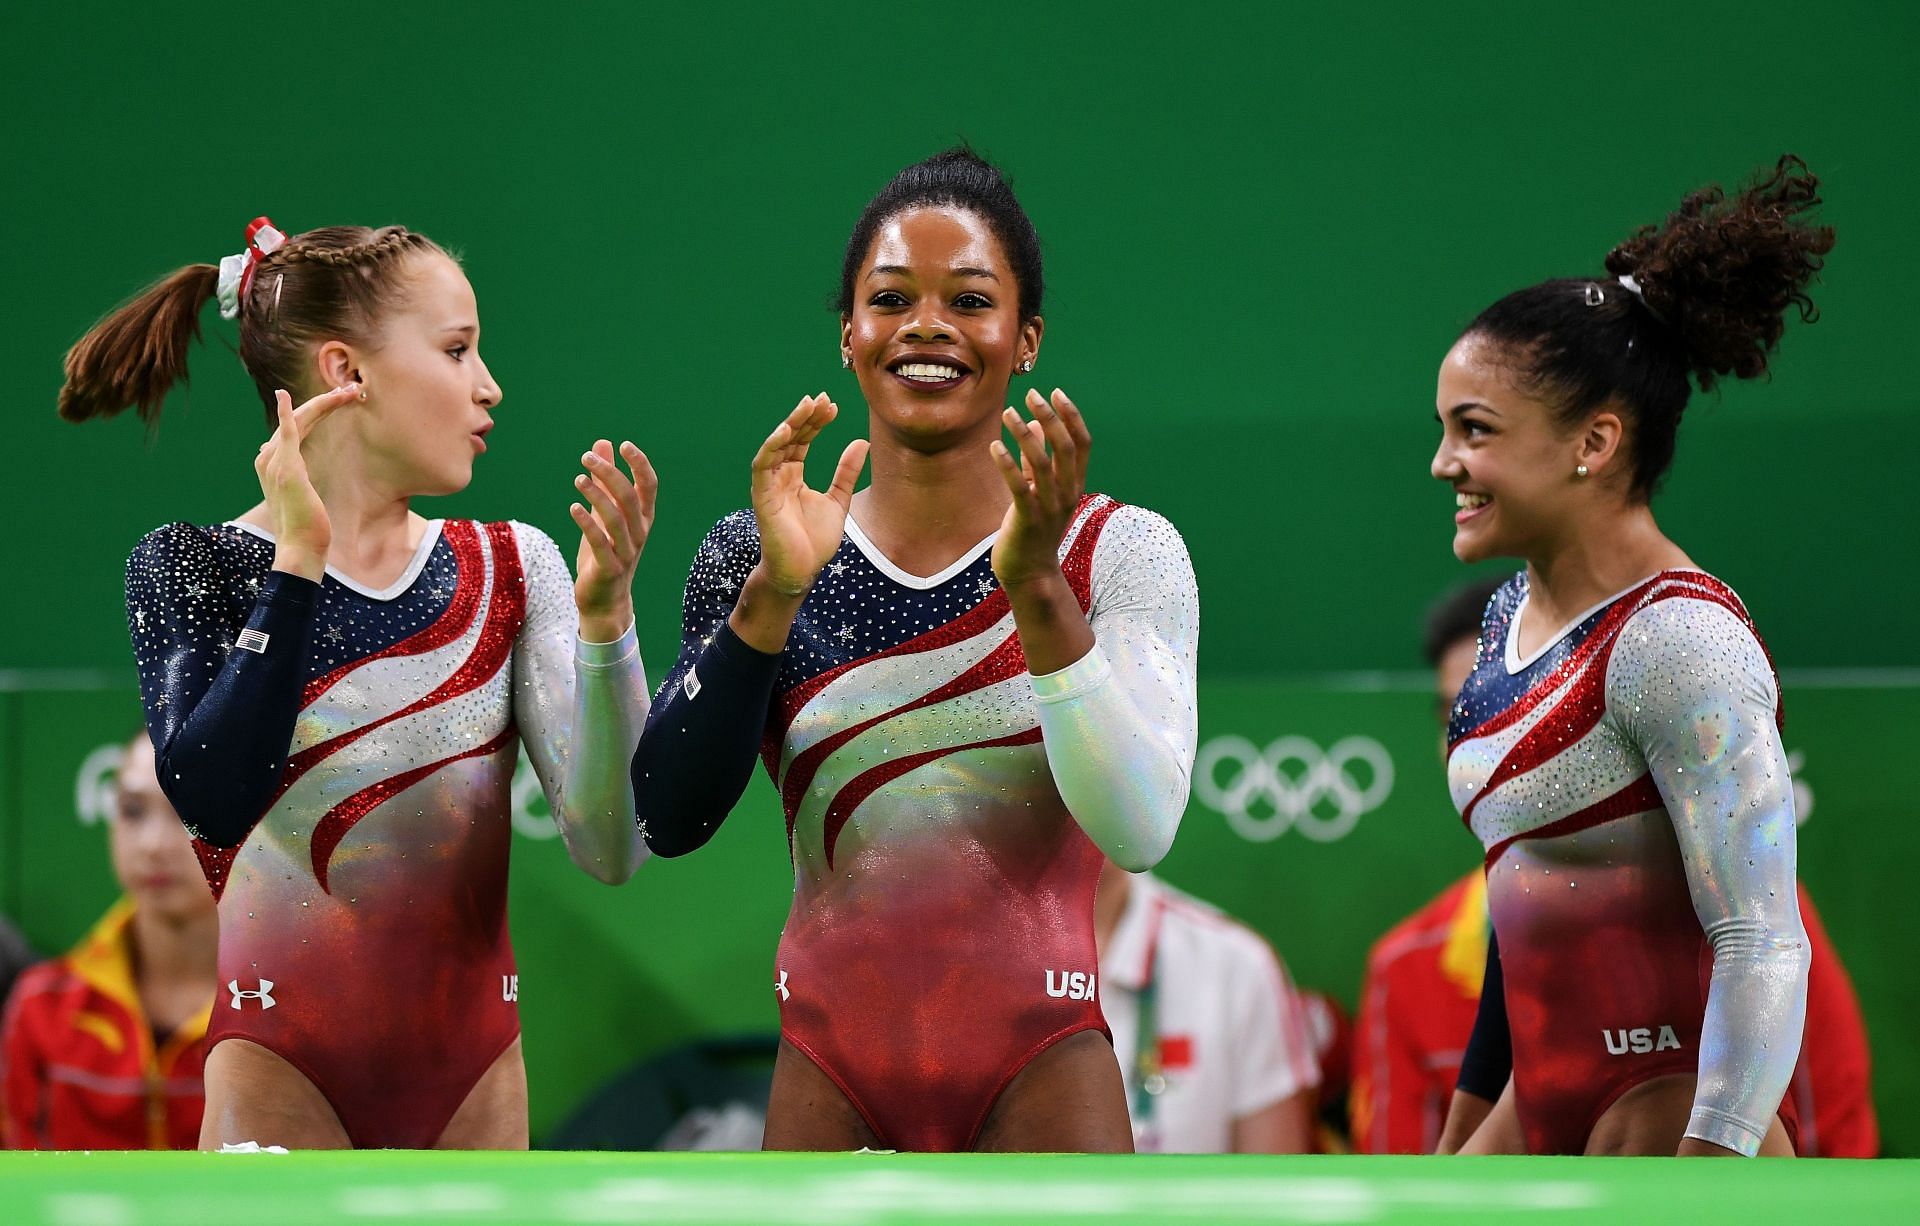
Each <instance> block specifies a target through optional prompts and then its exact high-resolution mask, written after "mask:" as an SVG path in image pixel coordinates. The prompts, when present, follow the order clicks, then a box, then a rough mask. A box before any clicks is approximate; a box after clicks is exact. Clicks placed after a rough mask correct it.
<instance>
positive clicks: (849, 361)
mask: <svg viewBox="0 0 1920 1226" xmlns="http://www.w3.org/2000/svg"><path fill="white" fill-rule="evenodd" d="M840 368H841V369H842V370H852V369H853V355H852V354H849V353H843V354H841V355H840Z"/></svg>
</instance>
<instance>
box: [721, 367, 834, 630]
mask: <svg viewBox="0 0 1920 1226" xmlns="http://www.w3.org/2000/svg"><path fill="white" fill-rule="evenodd" d="M839 412H840V408H839V406H838V405H836V404H834V403H833V400H832V399H831V398H830V397H829V396H828V395H827V394H826V393H825V392H821V393H820V394H819V395H817V396H808V397H806V398H804V399H803V400H801V401H800V403H799V404H798V405H796V406H794V410H793V412H791V413H789V414H787V417H786V420H785V421H783V422H781V423H780V424H779V425H778V426H775V427H774V429H773V433H772V434H769V435H768V436H767V441H766V442H764V443H762V444H760V450H759V451H757V452H755V453H754V457H753V487H752V492H753V518H754V522H755V523H756V524H757V525H758V526H759V529H760V560H759V562H758V563H757V564H755V566H754V568H753V571H752V572H751V573H750V574H749V575H748V576H747V582H746V583H745V584H744V585H743V586H742V588H741V591H740V599H739V602H738V603H737V604H736V605H735V606H734V611H733V615H732V617H731V618H729V622H730V624H731V625H732V626H733V629H734V633H736V634H738V635H739V636H740V638H741V639H742V640H743V641H744V642H746V643H747V644H749V645H750V646H752V647H754V648H755V649H756V650H759V651H765V652H777V651H779V650H780V648H781V647H782V646H783V645H784V644H785V643H786V640H787V631H788V630H789V629H790V628H791V627H792V625H793V618H794V614H795V613H797V612H798V611H799V609H800V601H801V600H802V599H804V598H805V596H806V594H807V590H808V589H809V588H811V587H812V586H813V581H814V579H816V578H817V577H818V576H819V574H820V571H821V568H822V567H824V566H826V564H827V563H828V561H830V560H831V559H832V558H833V555H834V551H835V550H837V549H839V548H840V537H841V534H842V533H843V532H845V530H846V526H847V510H848V508H849V507H850V506H852V504H853V487H854V483H855V482H856V481H858V480H859V479H860V469H861V467H862V466H863V465H864V464H865V463H866V460H867V440H865V439H855V440H854V441H853V442H851V443H848V444H847V446H846V450H844V451H842V452H841V453H840V462H839V463H838V464H836V465H835V466H834V470H833V480H832V481H831V482H830V483H829V484H828V485H827V488H826V490H825V491H821V490H816V489H813V488H811V487H809V486H808V485H807V448H809V447H810V446H812V445H813V440H814V439H816V438H818V437H820V432H821V431H822V430H825V429H826V428H827V426H828V424H829V423H831V422H832V421H833V419H834V418H835V417H836V416H838V415H839Z"/></svg>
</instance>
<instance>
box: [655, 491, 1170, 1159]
mask: <svg viewBox="0 0 1920 1226" xmlns="http://www.w3.org/2000/svg"><path fill="white" fill-rule="evenodd" d="M991 544H992V538H988V539H987V540H985V541H982V542H980V544H979V545H978V546H977V547H976V548H975V549H974V550H973V551H971V552H970V553H969V554H968V555H967V556H965V557H963V558H961V559H960V560H958V561H956V562H955V563H954V564H953V565H952V566H951V567H949V568H948V569H947V570H946V571H944V572H943V573H941V574H939V575H935V576H932V577H930V578H921V577H917V576H913V575H909V574H906V573H904V572H902V571H900V570H899V569H898V568H897V567H895V566H893V565H892V563H890V562H889V561H888V560H887V559H886V558H885V557H884V556H882V555H881V553H880V552H879V550H877V549H876V548H874V547H873V545H872V544H871V542H869V541H868V540H867V539H866V537H865V536H864V535H863V534H862V533H861V531H860V528H859V526H858V525H857V524H856V523H854V522H853V521H851V520H849V521H848V524H847V530H846V536H845V539H843V540H842V542H841V544H840V548H839V550H838V551H837V552H836V553H835V555H834V557H833V559H832V560H831V561H830V563H829V564H828V566H827V568H826V569H825V570H824V571H823V572H822V573H821V575H820V577H819V579H818V580H817V582H816V583H815V585H814V587H813V588H812V590H811V591H810V592H809V593H808V595H807V597H806V600H805V602H804V603H803V604H802V606H801V609H800V613H799V615H798V617H797V618H796V619H795V621H794V625H793V630H792V634H791V636H790V637H789V639H788V642H787V646H786V649H785V650H784V651H783V652H782V653H781V654H780V655H779V656H768V655H764V654H762V653H759V652H755V651H753V650H752V649H751V648H748V647H747V646H746V645H745V644H744V643H742V642H741V641H740V640H739V639H738V638H737V637H736V636H734V634H733V632H732V631H731V629H730V628H728V626H727V624H726V619H727V616H728V614H729V612H730V611H731V610H732V608H733V604H734V600H735V597H736V596H737V594H738V591H739V587H740V585H741V584H742V583H743V582H745V580H746V578H747V575H748V573H749V572H750V571H751V570H752V569H753V566H754V565H755V563H756V562H757V560H758V557H759V535H758V532H757V530H756V527H755V524H754V520H753V516H752V514H751V513H750V512H746V511H742V512H738V513H736V514H734V515H731V516H729V517H727V518H726V519H724V520H722V521H721V522H720V524H719V525H718V526H717V527H716V528H715V529H714V530H713V532H712V533H711V534H709V536H708V537H707V540H706V542H705V543H704V544H703V545H702V546H701V549H700V553H699V556H698V557H697V558H696V559H695V562H694V566H693V572H692V575H691V577H690V578H689V580H688V583H687V595H686V609H685V636H686V637H685V639H684V640H683V643H682V648H681V653H680V658H679V660H678V662H677V663H676V664H675V666H674V669H673V671H672V673H671V674H669V676H668V677H667V680H666V682H665V684H664V685H663V686H662V687H661V690H660V693H659V694H658V695H657V696H656V698H655V700H654V714H653V717H652V718H651V719H650V720H649V722H648V726H647V731H646V735H645V736H644V737H643V739H642V741H641V746H640V751H639V753H638V754H636V756H635V759H634V789H635V794H636V795H637V796H638V798H639V804H640V810H641V812H642V813H644V814H646V815H647V816H646V822H645V824H644V827H643V828H644V829H645V830H646V833H647V841H648V844H649V845H650V846H651V847H652V848H653V850H654V851H655V852H656V853H658V854H665V855H677V854H681V853H684V852H687V851H691V850H693V849H694V848H695V847H698V846H699V845H700V844H701V843H704V842H705V841H706V839H707V838H708V837H709V836H710V835H711V833H712V831H713V829H714V827H715V826H717V825H718V823H719V821H720V820H721V819H722V818H724V817H725V816H726V814H727V811H728V810H729V809H730V808H731V807H732V806H733V804H734V802H735V801H737V800H738V798H739V795H740V792H741V789H742V788H744V786H745V784H746V781H747V778H748V776H749V775H750V774H751V771H752V764H753V758H754V755H755V752H756V750H757V751H759V752H760V753H761V755H762V757H763V759H764V761H765V764H766V767H767V770H768V773H769V774H770V775H771V776H772V778H773V781H774V783H775V785H776V786H777V787H778V789H779V791H780V795H781V801H782V805H783V807H784V809H785V811H786V819H787V836H788V848H789V852H790V854H791V856H792V859H793V865H794V898H793V908H792V911H791V913H790V914H789V916H788V918H787V924H786V930H785V933H784V935H783V936H782V939H781V942H780V950H779V955H778V960H777V964H776V985H775V988H776V991H777V992H778V993H779V999H780V1018H781V1032H782V1034H783V1035H784V1037H785V1038H786V1039H787V1040H788V1041H789V1042H790V1043H791V1044H793V1046H794V1047H796V1048H798V1049H799V1050H800V1051H802V1052H804V1053H805V1054H806V1055H807V1056H808V1057H809V1058H811V1059H812V1060H813V1061H814V1062H815V1063H816V1064H818V1065H819V1066H820V1068H821V1069H822V1070H823V1071H824V1072H825V1073H826V1074H827V1076H829V1077H831V1078H832V1079H833V1080H834V1081H835V1082H836V1083H837V1084H838V1085H839V1086H840V1088H841V1090H842V1091H843V1092H844V1093H845V1094H846V1095H847V1098H848V1099H849V1100H850V1101H851V1102H852V1103H853V1105H854V1106H855V1107H856V1108H857V1109H858V1110H859V1111H860V1112H861V1114H862V1115H863V1116H864V1117H865V1118H866V1120H867V1122H868V1124H869V1125H870V1126H871V1127H872V1129H873V1131H874V1133H875V1134H876V1135H877V1136H878V1137H879V1138H880V1139H881V1140H882V1142H884V1143H885V1144H887V1145H890V1146H893V1147H896V1148H900V1149H918V1150H958V1149H966V1148H970V1147H971V1146H972V1145H973V1143H974V1141H975V1137H976V1135H977V1133H978V1131H979V1129H980V1126H981V1124H982V1123H983V1122H984V1120H985V1119H986V1116H987V1113H988V1111H989V1110H990V1108H991V1107H992V1105H993V1102H994V1099H995V1098H996V1097H997V1096H998V1094H999V1092H1000V1090H1001V1089H1002V1088H1003V1087H1004V1086H1005V1085H1006V1083H1007V1082H1008V1081H1009V1080H1011V1079H1012V1078H1013V1076H1014V1075H1015V1074H1016V1073H1018V1072H1019V1071H1020V1069H1021V1068H1022V1067H1024V1066H1025V1065H1026V1063H1027V1062H1028V1061H1029V1060H1031V1059H1032V1058H1033V1057H1034V1056H1035V1055H1037V1054H1038V1053H1039V1052H1040V1051H1042V1050H1044V1049H1045V1048H1046V1047H1047V1046H1049V1045H1050V1044H1052V1043H1054V1042H1056V1041H1058V1040H1059V1039H1061V1038H1064V1037H1065V1036H1067V1035H1069V1034H1073V1033H1075V1032H1077V1031H1080V1030H1100V1031H1102V1032H1104V1031H1105V1029H1106V1027H1105V1023H1104V1022H1103V1020H1102V1019H1101V1015H1100V1006H1099V1000H1098V994H1097V978H1096V969H1097V963H1096V957H1095V952H1094V941H1093V900H1094V888H1095V884H1096V881H1097V879H1098V877H1099V873H1100V865H1101V861H1102V853H1105V854H1106V855H1107V856H1111V857H1112V858H1114V859H1115V860H1116V861H1118V862H1119V863H1121V864H1123V865H1126V866H1128V867H1134V868H1140V867H1146V866H1148V865H1150V864H1152V863H1153V862H1155V861H1157V860H1158V859H1159V858H1160V856H1161V855H1163V854H1164V853H1165V851H1166V848H1167V846H1168V844H1169V843H1170V842H1171V840H1172V837H1173V832H1174V829H1175V827H1176V825H1177V823H1178V821H1179V818H1180V814H1181V812H1182V811H1183V810H1184V808H1185V806H1186V799H1187V792H1188V777H1189V772H1190V770H1191V767H1192V761H1193V753H1194V741H1195V736H1196V723H1195V721H1196V716H1195V704H1194V655H1195V645H1196V641H1197V638H1198V622H1199V611H1198V598H1197V595H1196V593H1195V588H1194V582H1193V571H1192V566H1191V564H1190V563H1189V561H1188V559H1187V553H1186V548H1185V546H1184V544H1183V543H1182V542H1181V540H1180V537H1179V534H1178V533H1176V532H1175V531H1174V530H1173V528H1172V526H1171V525H1169V524H1168V523H1167V522H1166V521H1165V520H1164V519H1162V518H1161V517H1159V516H1157V515H1154V514H1153V513H1151V512H1148V511H1144V510H1141V509H1139V508H1136V507H1127V506H1122V505H1121V504H1119V503H1117V502H1115V501H1113V500H1112V499H1110V498H1107V497H1104V496H1089V497H1088V498H1086V499H1085V500H1084V501H1083V502H1082V504H1081V506H1080V509H1079V511H1078V513H1077V516H1076V518H1075V520H1074V522H1073V525H1072V527H1071V528H1070V529H1069V531H1068V534H1067V537H1066V540H1065V541H1064V542H1063V544H1062V546H1061V559H1062V569H1063V570H1064V572H1065V574H1066V576H1067V579H1068V581H1069V583H1070V585H1071V586H1072V588H1073V590H1074V593H1075V595H1076V596H1077V597H1078V599H1079V601H1080V605H1081V608H1082V609H1083V610H1085V611H1086V612H1087V613H1088V616H1089V620H1090V623H1091V625H1092V628H1093V632H1094V638H1095V646H1094V648H1093V650H1092V651H1091V652H1090V653H1089V654H1088V655H1086V656H1085V657H1083V658H1081V659H1080V660H1078V661H1076V662H1075V663H1074V664H1072V665H1071V666H1069V667H1068V668H1066V669H1063V670H1061V671H1060V672H1057V673H1053V674H1051V675H1046V676H1040V677H1032V676H1029V675H1028V673H1027V671H1026V658H1025V655H1024V654H1023V652H1022V650H1021V646H1020V640H1019V637H1018V635H1017V634H1016V632H1015V629H1014V622H1013V614H1012V612H1011V609H1010V608H1009V605H1008V602H1007V597H1006V595H1005V593H1004V592H1002V591H1001V590H1000V589H999V587H998V586H997V585H996V583H995V582H994V578H993V570H992V565H991V561H990V557H989V554H988V550H989V547H990V546H991Z"/></svg>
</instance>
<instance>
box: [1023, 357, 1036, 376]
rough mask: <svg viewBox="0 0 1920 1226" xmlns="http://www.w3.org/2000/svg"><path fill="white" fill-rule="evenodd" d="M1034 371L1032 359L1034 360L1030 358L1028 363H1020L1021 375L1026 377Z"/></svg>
mask: <svg viewBox="0 0 1920 1226" xmlns="http://www.w3.org/2000/svg"><path fill="white" fill-rule="evenodd" d="M1032 370H1033V359H1032V358H1028V359H1027V360H1026V361H1024V362H1022V363H1020V373H1021V374H1023V375H1024V374H1029V373H1031V372H1032Z"/></svg>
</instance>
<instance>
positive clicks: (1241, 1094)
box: [1230, 932, 1320, 1119]
mask: <svg viewBox="0 0 1920 1226" xmlns="http://www.w3.org/2000/svg"><path fill="white" fill-rule="evenodd" d="M1234 935H1236V936H1244V937H1245V948H1244V951H1243V952H1241V953H1240V954H1239V956H1238V957H1237V958H1236V961H1237V962H1239V963H1240V964H1241V965H1240V968H1239V970H1238V971H1237V973H1235V974H1234V976H1233V978H1232V987H1231V989H1230V990H1231V991H1232V993H1233V998H1234V999H1233V1004H1234V1028H1233V1033H1234V1034H1235V1035H1236V1036H1237V1040H1238V1044H1239V1046H1238V1048H1237V1049H1236V1050H1235V1052H1234V1058H1233V1068H1234V1078H1233V1082H1234V1089H1233V1116H1234V1118H1235V1119H1242V1118H1244V1117H1246V1116H1249V1115H1252V1114H1254V1113H1255V1112H1257V1111H1264V1110H1266V1109H1267V1108H1268V1107H1271V1106H1273V1105H1274V1104H1275V1103H1277V1102H1284V1101H1285V1100H1286V1099H1289V1098H1292V1097H1293V1096H1294V1095H1296V1094H1298V1093H1300V1092H1301V1091H1302V1090H1309V1089H1313V1088H1315V1087H1317V1086H1319V1084H1320V1061H1319V1058H1318V1057H1317V1056H1316V1055H1315V1053H1314V1042H1313V1023H1312V1022H1311V1021H1310V1020H1309V1019H1308V1017H1307V1009H1306V1005H1305V1004H1304V1003H1303V1002H1302V1001H1301V999H1300V994H1299V993H1298V992H1297V991H1295V990H1294V986H1293V980H1292V979H1291V978H1290V977H1289V976H1288V975H1287V968H1286V966H1285V965H1284V964H1282V963H1281V961H1280V957H1279V955H1278V954H1276V953H1274V952H1273V949H1272V947H1270V946H1269V945H1268V944H1267V943H1266V942H1265V941H1264V940H1261V939H1260V938H1259V937H1258V936H1256V935H1254V934H1253V933H1251V932H1248V933H1239V932H1236V933H1235V934H1234Z"/></svg>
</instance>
